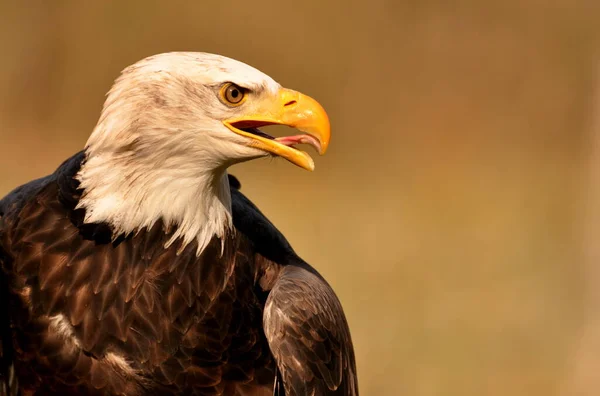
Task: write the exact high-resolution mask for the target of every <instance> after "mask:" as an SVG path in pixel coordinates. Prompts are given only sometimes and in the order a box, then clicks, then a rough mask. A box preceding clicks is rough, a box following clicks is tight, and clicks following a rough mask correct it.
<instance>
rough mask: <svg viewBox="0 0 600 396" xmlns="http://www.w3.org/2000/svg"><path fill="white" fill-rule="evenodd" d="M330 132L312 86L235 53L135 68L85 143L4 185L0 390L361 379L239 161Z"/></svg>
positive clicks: (341, 327)
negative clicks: (285, 129) (284, 130)
mask: <svg viewBox="0 0 600 396" xmlns="http://www.w3.org/2000/svg"><path fill="white" fill-rule="evenodd" d="M267 125H287V126H290V127H292V128H295V129H297V130H299V131H301V132H302V133H301V134H299V135H295V136H286V137H280V138H274V137H272V136H270V135H268V134H267V133H265V132H263V131H262V130H260V129H258V128H260V127H263V126H267ZM329 137H330V124H329V120H328V117H327V115H326V113H325V111H324V110H323V108H322V107H321V106H320V105H319V104H318V103H317V102H316V101H315V100H314V99H312V98H310V97H309V96H306V95H303V94H301V93H299V92H296V91H293V90H290V89H285V88H283V87H282V86H281V85H280V84H278V83H277V82H275V81H274V80H273V79H272V78H270V77H269V76H267V75H265V74H263V73H262V72H260V71H258V70H256V69H255V68H252V67H250V66H248V65H246V64H244V63H241V62H238V61H235V60H233V59H229V58H226V57H223V56H218V55H212V54H206V53H188V52H184V53H181V52H180V53H166V54H160V55H155V56H152V57H149V58H146V59H143V60H141V61H139V62H138V63H136V64H134V65H132V66H129V67H128V68H126V69H125V70H124V71H123V72H122V73H121V75H120V76H119V78H118V79H117V80H116V81H115V83H114V85H113V87H112V89H111V90H110V91H109V93H108V95H107V98H106V101H105V104H104V107H103V109H102V112H101V116H100V118H99V121H98V123H97V125H96V127H95V129H94V130H93V132H92V134H91V135H90V137H89V140H88V141H87V144H86V146H85V148H84V149H83V150H82V151H81V152H79V153H77V154H75V155H73V156H72V157H71V158H69V159H67V160H66V161H64V162H63V163H62V164H61V165H60V166H59V167H58V168H57V170H56V171H55V172H54V173H53V174H51V175H49V176H46V177H43V178H41V179H38V180H34V181H31V182H29V183H27V184H25V185H22V186H20V187H18V188H16V189H15V190H13V191H12V192H11V193H10V194H8V195H7V196H6V197H4V198H3V199H2V200H1V201H0V341H1V347H0V355H1V360H0V394H2V395H5V394H23V395H30V394H43V395H46V394H56V395H67V394H90V395H92V394H93V395H167V394H197V395H268V394H275V395H288V396H291V395H357V394H358V387H357V376H356V367H355V357H354V351H353V346H352V341H351V337H350V332H349V328H348V324H347V321H346V318H345V316H344V313H343V310H342V306H341V304H340V302H339V300H338V298H337V297H336V295H335V293H334V291H333V290H332V288H331V287H330V286H329V284H328V283H327V282H326V281H325V280H324V279H323V277H322V276H321V275H319V273H318V272H317V271H316V270H315V269H314V268H313V267H311V266H310V265H309V264H307V263H306V262H305V261H303V260H302V259H301V258H300V257H299V256H298V255H297V254H296V253H295V252H294V250H293V249H292V247H291V246H290V244H289V243H288V242H287V241H286V239H285V238H284V237H283V236H282V234H281V233H280V232H279V231H278V230H277V229H276V228H275V226H274V225H273V224H272V223H271V222H270V221H269V220H268V219H267V218H266V217H265V216H264V215H263V214H262V213H261V212H260V210H259V209H258V208H257V207H256V206H255V205H254V204H253V203H252V202H251V201H250V200H249V199H248V198H246V197H245V196H244V195H243V194H242V193H241V192H240V184H239V182H238V181H237V179H235V177H233V176H231V175H228V173H227V168H228V167H229V166H230V165H232V164H235V163H239V162H243V161H247V160H251V159H255V158H260V157H265V156H269V155H271V156H278V157H283V158H285V159H286V160H288V161H290V162H292V163H293V164H295V165H298V166H300V167H302V168H304V169H307V170H312V169H313V168H314V163H313V160H312V159H311V157H310V156H309V155H308V154H307V153H305V152H303V151H300V150H297V149H295V148H294V146H295V145H297V144H300V143H305V144H309V145H311V146H313V147H314V148H315V149H316V150H317V151H318V152H319V153H320V154H323V153H325V151H326V150H327V146H328V144H329Z"/></svg>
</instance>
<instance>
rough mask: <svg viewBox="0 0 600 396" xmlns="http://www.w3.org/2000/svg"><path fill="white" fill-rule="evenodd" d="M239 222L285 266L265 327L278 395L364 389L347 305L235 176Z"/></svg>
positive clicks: (262, 251) (349, 395)
mask: <svg viewBox="0 0 600 396" xmlns="http://www.w3.org/2000/svg"><path fill="white" fill-rule="evenodd" d="M230 186H231V187H232V188H231V192H232V203H233V221H234V224H235V227H236V228H237V229H238V230H239V231H240V232H242V233H244V234H245V235H246V236H247V237H248V238H249V239H251V240H252V242H253V244H254V248H255V249H256V252H257V253H258V254H259V255H261V256H262V257H264V258H265V259H266V260H268V261H270V262H272V263H275V264H276V266H277V267H279V271H275V272H276V275H275V276H274V279H273V281H272V283H271V282H269V283H271V285H272V288H271V289H270V292H269V295H268V297H267V301H266V305H265V309H264V313H263V329H264V332H265V335H266V338H267V341H268V343H269V348H270V350H271V352H272V354H273V356H274V357H275V360H276V362H277V369H278V373H277V378H276V382H275V389H274V394H275V396H284V395H285V396H304V395H344V396H355V395H358V381H357V375H356V363H355V357H354V349H353V345H352V339H351V336H350V330H349V328H348V323H347V321H346V317H345V315H344V311H343V309H342V305H341V304H340V301H339V300H338V298H337V296H336V295H335V293H334V291H333V289H332V288H331V286H329V284H328V283H327V281H325V279H323V277H322V276H321V275H319V273H318V272H317V271H316V270H315V269H314V268H312V267H311V266H310V265H309V264H307V263H306V262H304V261H303V260H302V259H301V258H300V257H299V256H298V255H297V254H296V253H295V252H294V250H293V249H292V247H291V246H290V244H289V243H288V241H287V240H286V239H285V237H284V236H283V235H282V234H281V233H280V232H279V231H278V230H277V228H275V226H274V225H273V224H272V223H271V222H270V221H269V220H268V219H267V217H266V216H264V215H263V214H262V213H261V212H260V210H259V209H258V208H257V207H256V206H255V205H254V204H253V203H252V202H251V201H250V200H248V198H246V197H245V196H244V195H243V194H242V193H241V192H240V191H239V187H240V183H239V181H237V179H236V178H235V177H233V176H230Z"/></svg>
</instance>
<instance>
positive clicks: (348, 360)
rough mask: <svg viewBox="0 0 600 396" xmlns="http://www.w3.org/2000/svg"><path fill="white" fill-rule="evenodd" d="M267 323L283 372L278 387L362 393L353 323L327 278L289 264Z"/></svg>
mask: <svg viewBox="0 0 600 396" xmlns="http://www.w3.org/2000/svg"><path fill="white" fill-rule="evenodd" d="M263 327H264V330H265V334H266V336H267V340H268V342H269V347H270V349H271V352H272V353H273V355H274V357H275V360H276V361H277V367H278V370H279V375H278V378H277V384H276V388H277V387H279V388H281V386H282V385H283V388H284V389H285V393H282V392H281V391H280V390H278V389H276V392H280V393H279V394H281V395H283V394H285V395H286V396H296V395H297V396H300V395H344V396H346V395H348V396H349V395H357V394H358V388H357V378H356V366H355V360H354V351H353V348H352V340H351V338H350V331H349V329H348V324H347V322H346V318H345V316H344V312H343V310H342V306H341V304H340V302H339V300H338V299H337V297H336V295H335V293H334V292H333V290H332V289H331V287H330V286H329V285H328V284H327V282H326V281H325V280H324V279H323V278H322V277H321V276H319V275H318V274H316V273H315V272H313V271H311V270H310V269H309V268H303V267H302V266H295V265H288V266H286V267H284V269H283V270H282V271H281V273H280V276H279V279H278V280H277V282H276V283H275V286H274V287H273V289H272V290H271V292H270V294H269V297H268V299H267V304H266V306H265V311H264V316H263ZM276 395H277V393H276Z"/></svg>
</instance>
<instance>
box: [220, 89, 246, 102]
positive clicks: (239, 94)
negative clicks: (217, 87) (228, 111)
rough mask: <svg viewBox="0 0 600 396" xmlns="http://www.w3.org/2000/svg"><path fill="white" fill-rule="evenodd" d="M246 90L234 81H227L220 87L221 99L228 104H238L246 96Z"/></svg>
mask: <svg viewBox="0 0 600 396" xmlns="http://www.w3.org/2000/svg"><path fill="white" fill-rule="evenodd" d="M247 93H248V91H247V90H246V89H244V88H242V87H240V86H237V85H235V84H234V83H227V84H225V85H223V88H221V91H220V96H221V99H222V100H223V101H224V102H225V103H226V104H228V105H233V106H239V105H241V104H242V103H243V101H244V99H245V98H246V94H247Z"/></svg>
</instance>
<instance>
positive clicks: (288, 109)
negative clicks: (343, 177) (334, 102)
mask: <svg viewBox="0 0 600 396" xmlns="http://www.w3.org/2000/svg"><path fill="white" fill-rule="evenodd" d="M223 123H224V124H225V126H227V128H229V129H230V130H231V131H233V132H235V133H237V134H238V135H241V136H245V137H248V138H251V139H252V140H250V141H249V143H248V145H249V146H251V147H255V148H258V149H261V150H264V151H266V152H268V153H271V154H274V155H277V156H280V157H283V158H285V159H286V160H288V161H290V162H291V163H293V164H296V165H298V166H299V167H301V168H304V169H306V170H310V171H312V170H314V168H315V164H314V161H313V159H312V158H311V157H310V156H309V155H308V154H307V153H305V152H304V151H301V150H297V149H295V148H293V147H291V146H292V145H295V144H300V143H307V144H310V145H312V146H313V147H315V149H316V150H317V151H318V152H319V154H321V155H323V154H325V152H326V151H327V146H329V138H330V133H331V127H330V125H329V117H327V113H326V112H325V110H324V109H323V107H322V106H321V105H320V104H319V103H318V102H317V101H316V100H314V99H313V98H311V97H309V96H306V95H303V94H301V93H300V92H296V91H293V90H291V89H285V88H282V89H280V90H279V93H278V95H277V96H276V97H275V99H274V100H267V101H265V102H264V103H260V104H259V105H258V106H257V107H255V110H254V111H253V112H252V114H247V115H244V116H241V117H236V118H233V119H229V120H226V121H224V122H223ZM266 125H286V126H289V127H291V128H295V129H297V130H299V131H301V132H304V133H305V134H303V135H297V136H286V137H281V138H275V139H270V138H269V137H267V135H266V134H260V135H259V134H255V133H252V132H251V131H252V129H253V128H258V127H261V126H266ZM244 129H246V130H244Z"/></svg>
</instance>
